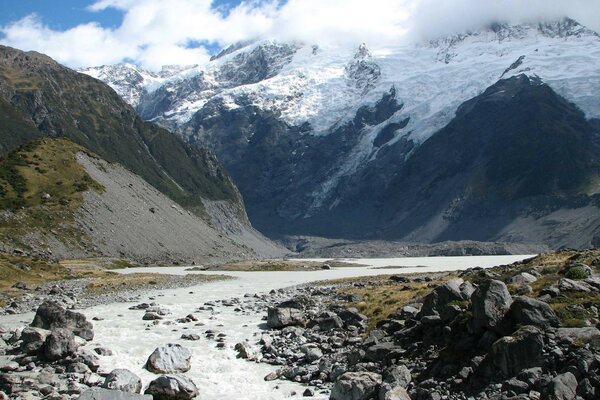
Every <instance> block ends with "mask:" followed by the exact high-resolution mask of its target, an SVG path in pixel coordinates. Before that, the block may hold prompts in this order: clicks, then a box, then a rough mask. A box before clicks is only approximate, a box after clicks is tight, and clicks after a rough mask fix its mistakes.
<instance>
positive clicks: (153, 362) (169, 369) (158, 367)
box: [146, 344, 192, 374]
mask: <svg viewBox="0 0 600 400" xmlns="http://www.w3.org/2000/svg"><path fill="white" fill-rule="evenodd" d="M191 358H192V352H191V351H190V350H189V349H187V348H185V347H183V346H181V345H179V344H168V345H166V346H163V347H158V348H156V350H154V352H152V354H150V357H148V361H147V362H146V369H147V370H148V371H150V372H154V373H157V374H168V373H177V372H187V371H189V370H190V368H191V362H190V360H191Z"/></svg>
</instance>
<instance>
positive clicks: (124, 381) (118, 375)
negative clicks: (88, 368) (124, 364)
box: [102, 369, 142, 393]
mask: <svg viewBox="0 0 600 400" xmlns="http://www.w3.org/2000/svg"><path fill="white" fill-rule="evenodd" d="M102 387H103V388H106V389H112V390H120V391H123V392H127V393H140V392H141V390H142V380H141V379H140V377H139V376H137V375H136V374H134V373H133V372H131V371H129V370H128V369H114V370H112V371H111V372H110V373H109V374H108V375H106V378H105V380H104V383H103V384H102Z"/></svg>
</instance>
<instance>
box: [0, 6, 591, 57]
mask: <svg viewBox="0 0 600 400" xmlns="http://www.w3.org/2000/svg"><path fill="white" fill-rule="evenodd" d="M107 8H112V9H117V10H119V11H121V12H122V13H123V20H122V22H121V24H120V25H119V26H117V27H103V26H101V25H100V24H97V23H87V24H82V25H78V26H75V27H73V28H70V29H66V30H56V29H52V28H50V27H48V26H47V25H46V24H45V23H44V20H43V18H41V17H40V16H37V15H35V14H32V15H29V16H26V17H24V18H22V19H20V20H18V21H14V22H12V23H10V24H7V25H5V26H3V27H0V32H1V33H2V34H3V37H1V38H0V42H1V43H3V44H6V45H9V46H13V47H18V48H21V49H25V50H37V51H41V52H44V53H47V54H49V55H50V56H52V57H54V58H56V59H57V60H58V61H60V62H62V63H65V64H67V65H69V66H72V67H84V66H90V65H99V64H112V63H117V62H121V61H132V62H134V63H137V64H140V65H142V66H144V67H146V68H150V69H158V68H159V67H160V66H161V65H164V64H197V63H200V64H201V63H204V62H206V61H207V60H208V58H209V57H210V54H209V53H210V49H214V48H215V47H222V46H226V45H228V44H230V43H233V42H236V41H240V40H248V39H259V38H277V39H280V40H299V41H304V42H318V43H331V44H356V43H358V42H367V43H369V45H370V46H373V47H377V46H384V45H386V44H390V43H399V42H404V41H411V40H423V39H429V38H432V37H436V36H439V35H444V34H449V33H455V32H460V31H465V30H473V29H479V28H481V27H483V26H485V25H489V24H490V23H491V22H535V21H539V20H549V19H557V18H561V17H567V16H569V17H571V18H574V19H577V20H578V21H579V22H581V23H583V24H585V25H587V26H588V27H590V28H592V29H595V30H598V31H600V2H598V1H596V0H570V1H568V2H567V1H564V0H528V1H522V0H370V1H369V2H365V1H364V0H288V1H277V0H252V1H241V2H236V3H234V4H229V5H228V6H226V7H225V6H224V5H223V4H222V3H221V4H220V5H217V4H215V1H213V0H139V1H133V0H98V1H96V2H93V3H90V6H89V7H88V10H89V12H91V13H93V12H98V11H102V10H105V9H107Z"/></svg>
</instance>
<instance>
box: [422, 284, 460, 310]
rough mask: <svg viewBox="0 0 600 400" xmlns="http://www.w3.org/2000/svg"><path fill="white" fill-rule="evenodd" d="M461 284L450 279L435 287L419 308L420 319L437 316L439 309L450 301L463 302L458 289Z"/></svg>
mask: <svg viewBox="0 0 600 400" xmlns="http://www.w3.org/2000/svg"><path fill="white" fill-rule="evenodd" d="M463 283H464V281H463V280H462V279H452V280H449V281H447V282H444V283H443V284H441V285H439V286H438V287H436V288H435V289H434V290H433V291H432V292H431V293H429V294H428V295H427V296H426V297H425V299H424V301H423V307H422V308H421V313H420V315H421V317H427V316H430V315H437V314H438V313H439V309H440V308H441V307H442V306H445V305H446V304H448V303H450V302H451V301H462V300H465V299H466V297H465V295H464V293H463V292H462V291H461V289H460V287H461V285H462V284H463Z"/></svg>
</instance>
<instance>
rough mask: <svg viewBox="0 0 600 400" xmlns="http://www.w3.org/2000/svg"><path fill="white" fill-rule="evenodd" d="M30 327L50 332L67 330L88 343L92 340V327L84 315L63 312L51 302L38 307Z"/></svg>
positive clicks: (67, 311)
mask: <svg viewBox="0 0 600 400" xmlns="http://www.w3.org/2000/svg"><path fill="white" fill-rule="evenodd" d="M31 326H32V327H33V328H42V329H47V330H51V331H53V330H56V329H68V330H70V331H71V332H73V333H74V334H75V335H77V336H79V337H80V338H83V339H85V340H88V341H89V340H92V339H93V338H94V326H93V325H92V323H91V322H89V321H88V320H87V319H86V318H85V315H83V314H81V313H78V312H74V311H70V310H65V309H64V308H62V307H61V306H60V305H59V304H57V303H55V302H53V301H45V302H43V303H42V304H41V305H40V306H39V307H38V309H37V311H36V313H35V317H34V318H33V322H32V323H31Z"/></svg>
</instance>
